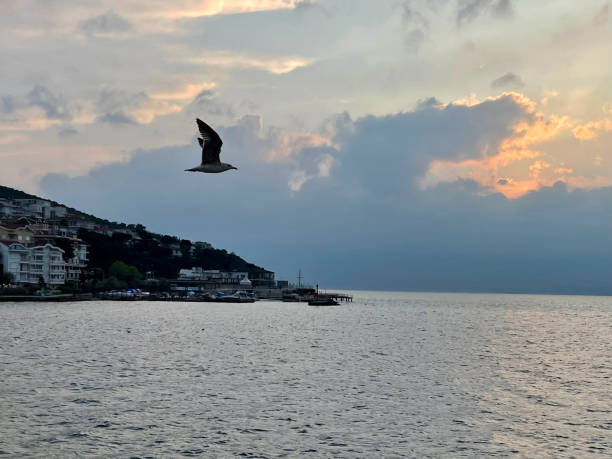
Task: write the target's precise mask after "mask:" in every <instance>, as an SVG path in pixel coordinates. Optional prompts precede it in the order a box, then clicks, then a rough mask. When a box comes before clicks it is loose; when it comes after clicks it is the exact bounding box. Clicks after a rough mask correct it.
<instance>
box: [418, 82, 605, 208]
mask: <svg viewBox="0 0 612 459" xmlns="http://www.w3.org/2000/svg"><path fill="white" fill-rule="evenodd" d="M508 96H509V97H511V98H512V99H513V101H514V102H515V103H517V104H518V105H520V106H522V107H523V109H524V111H525V113H526V114H529V115H530V116H529V117H528V118H527V119H526V120H522V121H520V122H518V123H516V124H515V125H514V126H513V127H512V134H511V135H509V136H508V137H507V138H505V139H503V140H502V141H501V143H500V145H499V148H498V149H497V151H496V152H495V154H493V155H490V156H486V157H483V158H481V159H469V160H463V161H458V162H455V161H439V160H435V161H432V162H431V163H430V164H429V168H428V171H427V174H426V175H425V177H424V178H423V179H422V181H421V186H423V187H429V186H434V185H435V184H437V183H439V182H445V181H454V180H457V179H472V180H474V181H476V182H477V183H479V184H480V185H481V186H482V187H483V188H485V189H488V190H490V191H491V192H499V193H502V194H504V196H506V197H507V198H511V199H513V198H518V197H520V196H522V195H524V194H525V193H528V192H529V191H534V190H537V189H539V188H541V187H542V186H551V185H552V184H554V183H555V182H557V181H563V182H566V183H567V184H568V186H569V187H570V188H577V187H578V188H595V187H598V186H608V185H609V184H610V182H612V179H609V178H607V177H599V176H598V177H585V176H578V175H576V174H575V171H574V170H573V169H571V168H568V167H564V166H563V164H559V165H558V166H557V167H553V165H552V164H551V162H550V160H547V161H543V160H541V159H537V158H538V157H540V155H541V152H540V151H539V150H538V149H537V145H538V144H541V143H542V142H546V141H550V140H553V139H556V138H558V137H559V136H560V134H562V133H563V132H566V131H570V132H571V133H572V134H573V136H574V137H575V138H577V139H580V140H593V139H595V138H596V137H597V136H598V135H599V134H600V133H601V132H605V131H610V130H612V121H610V120H609V119H603V120H599V121H590V122H587V123H584V124H579V123H578V122H576V121H574V120H572V119H571V118H569V117H567V116H558V115H552V116H545V115H544V114H543V113H541V112H538V111H537V104H536V102H534V101H532V100H531V99H529V98H527V97H526V96H524V95H522V94H518V93H504V94H502V95H500V96H496V97H490V98H487V99H484V100H483V101H478V100H477V99H476V98H475V97H473V96H472V97H470V98H468V99H460V100H458V101H454V102H451V104H449V105H466V106H475V105H478V104H480V103H484V102H485V101H487V100H497V99H499V98H501V97H508ZM525 160H533V161H531V162H529V163H527V164H526V167H524V170H523V173H522V175H523V177H522V178H519V177H508V176H506V175H502V173H501V169H502V168H504V167H506V166H508V165H510V164H513V163H517V162H519V161H525ZM519 164H522V163H519Z"/></svg>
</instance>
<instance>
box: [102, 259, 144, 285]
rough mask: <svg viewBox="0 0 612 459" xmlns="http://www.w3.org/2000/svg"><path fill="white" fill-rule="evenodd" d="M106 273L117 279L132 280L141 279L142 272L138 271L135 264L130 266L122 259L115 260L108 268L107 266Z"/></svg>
mask: <svg viewBox="0 0 612 459" xmlns="http://www.w3.org/2000/svg"><path fill="white" fill-rule="evenodd" d="M108 273H109V274H110V275H111V276H114V277H116V278H117V279H119V280H123V281H127V282H133V281H137V280H140V279H142V274H141V273H140V271H138V268H136V267H135V266H130V265H128V264H126V263H124V262H122V261H119V260H117V261H115V262H113V264H112V265H110V268H108Z"/></svg>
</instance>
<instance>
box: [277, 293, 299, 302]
mask: <svg viewBox="0 0 612 459" xmlns="http://www.w3.org/2000/svg"><path fill="white" fill-rule="evenodd" d="M282 301H284V302H285V303H292V302H299V301H302V297H301V296H300V295H298V294H297V293H286V294H284V295H283V298H282Z"/></svg>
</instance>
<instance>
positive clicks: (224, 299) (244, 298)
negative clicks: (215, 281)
mask: <svg viewBox="0 0 612 459" xmlns="http://www.w3.org/2000/svg"><path fill="white" fill-rule="evenodd" d="M213 301H216V302H219V303H255V297H254V296H253V295H252V294H248V293H247V292H245V291H243V290H238V291H236V292H234V293H232V294H231V295H229V294H227V293H223V292H219V293H217V296H216V297H215V299H214V300H213Z"/></svg>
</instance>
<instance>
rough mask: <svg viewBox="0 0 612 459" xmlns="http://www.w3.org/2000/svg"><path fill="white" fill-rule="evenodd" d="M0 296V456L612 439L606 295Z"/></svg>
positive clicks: (594, 448) (576, 447)
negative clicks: (330, 300) (206, 299)
mask: <svg viewBox="0 0 612 459" xmlns="http://www.w3.org/2000/svg"><path fill="white" fill-rule="evenodd" d="M353 294H354V295H355V300H354V302H353V303H345V304H342V305H341V306H338V307H309V306H307V305H306V304H305V303H281V302H270V301H259V302H256V303H254V304H217V303H180V302H144V301H143V302H124V301H122V302H109V301H105V302H97V301H91V302H80V303H57V304H51V303H20V304H10V303H0V453H2V454H7V455H13V456H19V457H23V456H48V457H72V456H75V457H77V456H87V455H93V456H121V457H129V456H132V457H147V456H148V457H169V456H197V457H198V456H201V457H232V456H242V457H298V456H299V457H364V458H371V457H457V456H480V457H486V456H494V455H501V456H507V455H515V454H517V455H522V456H530V457H533V456H554V457H560V456H584V455H587V454H589V455H591V454H601V455H611V454H612V396H611V394H612V298H610V297H581V296H544V295H493V294H435V293H399V292H353Z"/></svg>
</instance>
